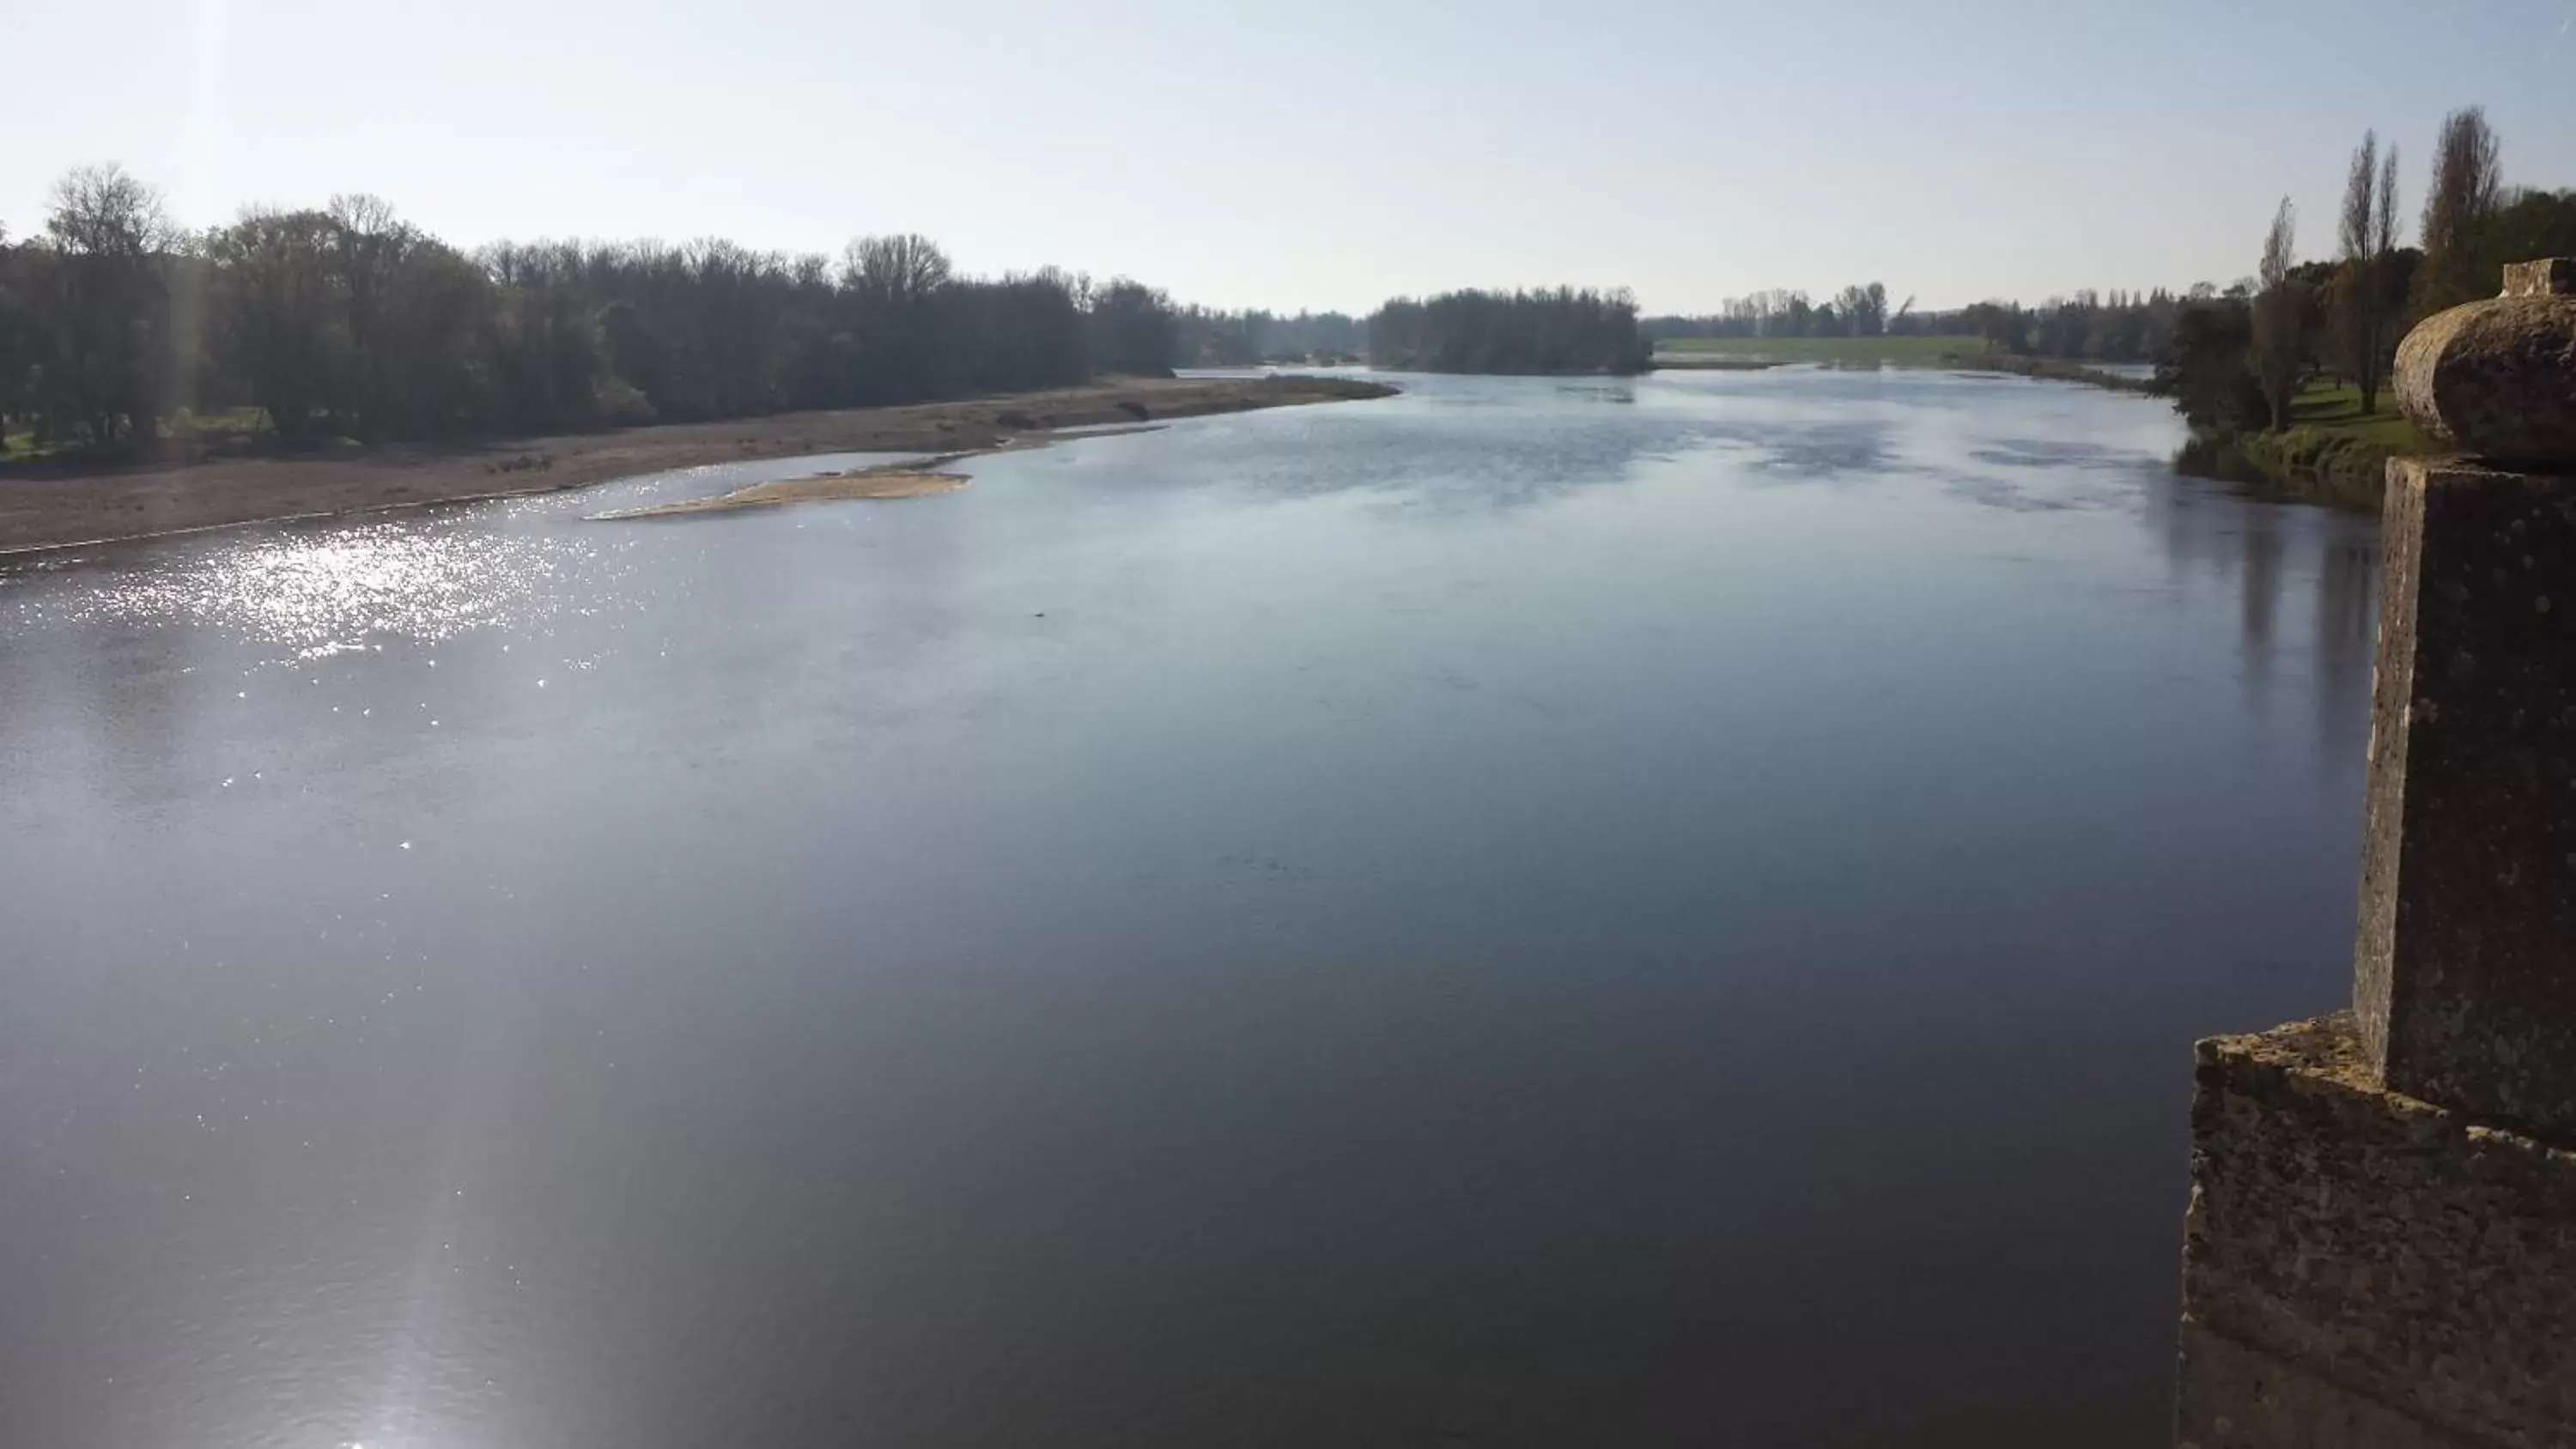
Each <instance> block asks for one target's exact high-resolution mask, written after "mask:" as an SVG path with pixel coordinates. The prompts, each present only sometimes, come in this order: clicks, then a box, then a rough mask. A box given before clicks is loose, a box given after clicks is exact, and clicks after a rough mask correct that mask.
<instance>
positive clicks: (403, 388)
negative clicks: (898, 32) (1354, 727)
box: [0, 166, 1181, 448]
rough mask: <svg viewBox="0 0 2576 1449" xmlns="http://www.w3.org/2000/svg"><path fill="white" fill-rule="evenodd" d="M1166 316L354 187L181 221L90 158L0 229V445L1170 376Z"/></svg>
mask: <svg viewBox="0 0 2576 1449" xmlns="http://www.w3.org/2000/svg"><path fill="white" fill-rule="evenodd" d="M1179 321H1180V318H1179V313H1178V312H1177V311H1176V309H1175V308H1174V307H1173V305H1172V303H1171V300H1170V298H1169V297H1167V296H1166V295H1165V294H1164V293H1162V292H1160V291H1157V290H1155V289H1153V288H1149V287H1146V286H1144V285H1142V284H1140V283H1137V282H1133V281H1129V280H1126V279H1124V278H1121V279H1117V280H1113V281H1110V282H1107V283H1105V284H1095V283H1093V282H1092V281H1091V280H1090V279H1089V278H1087V277H1084V276H1080V275H1073V274H1068V273H1065V272H1061V271H1057V270H1054V269H1052V268H1049V269H1045V270H1041V271H1036V272H1029V273H1023V274H1014V275H1009V276H1004V277H1000V278H973V277H963V276H959V275H957V274H956V273H955V271H954V269H953V268H952V267H951V265H950V263H949V260H948V258H947V256H946V255H944V254H943V253H942V252H941V251H940V249H939V248H938V247H937V246H936V245H934V244H933V243H931V242H930V241H929V240H927V239H925V238H923V237H919V236H880V237H868V238H863V239H861V240H858V241H854V242H852V243H850V245H849V246H848V247H847V248H846V249H845V250H844V251H843V252H842V253H841V254H840V255H839V256H838V257H826V256H822V255H818V254H805V255H787V254H783V253H779V252H762V251H753V250H750V249H748V248H745V247H742V246H738V245H736V244H734V243H732V242H729V241H721V240H707V241H696V242H690V243H687V244H685V245H680V246H669V245H664V244H662V243H658V242H631V243H621V244H599V243H584V242H542V241H541V242H536V243H530V244H518V243H507V242H504V243H498V244H495V245H492V246H487V247H484V248H482V249H480V250H478V251H475V252H472V253H470V254H469V253H466V252H462V251H459V250H457V249H456V248H454V247H451V246H449V245H447V244H446V243H444V242H442V241H440V240H438V239H437V238H435V237H432V236H430V235H428V234H427V233H426V232H423V231H421V230H420V229H419V228H417V227H414V226H412V225H410V224H408V223H406V222H403V221H401V220H399V219H398V218H397V217H396V216H395V215H394V213H393V210H392V208H390V207H388V206H387V205H386V204H385V203H383V202H381V201H378V200H376V199H374V198H372V197H366V196H343V197H338V198H335V199H334V200H333V201H332V202H331V203H330V204H329V205H328V206H326V207H323V208H321V209H318V210H301V211H280V210H255V211H250V212H246V213H245V214H244V215H243V216H242V218H241V220H240V221H238V222H236V223H234V224H233V225H231V226H227V227H219V228H215V229H212V230H209V231H204V232H191V231H186V230H183V229H181V228H179V227H177V226H174V225H173V224H172V223H171V221H170V220H169V218H168V215H167V214H166V212H165V211H164V209H163V206H162V203H161V199H160V197H159V195H158V193H157V192H155V191H154V190H153V189H152V188H150V187H148V186H146V185H144V184H143V183H142V182H140V181H137V180H136V179H134V178H133V177H131V176H129V175H127V174H126V173H125V172H124V171H122V170H120V169H118V168H116V167H113V166H105V167H92V168H85V169H82V170H79V171H75V172H73V173H71V174H70V175H68V176H66V177H64V178H63V180H62V181H61V183H60V184H59V185H58V186H57V188H56V190H55V194H54V203H53V209H52V212H51V214H50V215H49V216H48V217H47V218H46V222H45V226H44V230H43V232H42V234H40V235H38V236H35V237H32V238H29V239H27V240H24V241H20V242H17V243H15V244H11V243H10V242H9V241H8V239H7V237H6V236H5V234H0V437H4V436H5V432H6V430H7V429H8V428H9V427H10V426H12V420H15V424H14V425H15V426H19V427H23V428H26V429H27V430H30V431H32V432H33V433H34V434H35V435H36V438H37V440H38V442H39V443H40V444H42V443H46V442H52V443H55V444H65V445H88V446H93V447H101V448H107V447H119V446H132V445H138V444H148V443H150V442H151V441H152V440H154V439H156V438H158V437H160V436H161V435H162V432H163V429H164V428H165V427H166V426H167V425H168V424H169V423H170V422H171V421H172V420H174V419H175V418H176V417H178V416H179V415H181V414H182V413H183V412H185V411H193V412H197V413H204V412H209V411H214V410H221V409H233V408H244V407H256V408H259V409H262V410H264V412H265V414H266V417H267V421H268V423H269V425H270V426H271V427H273V428H274V430H275V432H276V433H277V434H278V435H279V436H280V437H282V438H285V439H290V440H291V439H295V438H300V437H305V436H310V435H316V434H328V435H346V436H350V437H355V438H359V439H368V440H372V439H382V438H421V437H437V436H442V435H450V434H460V433H481V432H496V431H513V432H535V431H545V430H552V429H575V428H586V427H593V426H600V425H608V424H623V423H642V422H650V421H655V420H665V421H669V420H687V419H703V418H725V417H744V416H753V415H758V414H764V413H772V412H781V411H787V410H792V409H804V408H832V407H849V406H858V405H864V404H875V403H894V402H907V401H913V400H917V399H924V398H935V397H944V396H953V395H957V394H961V393H970V392H980V391H987V390H1001V389H1010V388H1030V387H1044V386H1053V385H1060V384H1068V383H1078V382H1081V381H1083V380H1085V379H1087V378H1089V377H1092V376H1094V375H1095V374H1100V373H1139V374H1167V373H1168V372H1169V371H1170V370H1171V368H1172V367H1173V365H1174V364H1175V363H1176V362H1177V361H1178V360H1179V359H1180V355H1181V354H1180V338H1179Z"/></svg>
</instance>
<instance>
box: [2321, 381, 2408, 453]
mask: <svg viewBox="0 0 2576 1449" xmlns="http://www.w3.org/2000/svg"><path fill="white" fill-rule="evenodd" d="M2290 426H2292V427H2294V428H2313V429H2315V430H2316V431H2318V432H2320V433H2324V434H2327V435H2329V436H2332V437H2339V438H2351V439H2354V440H2356V441H2359V442H2364V443H2372V444H2376V445H2378V446H2379V447H2382V448H2386V449H2387V450H2388V451H2390V452H2392V453H2425V452H2430V451H2432V443H2431V442H2430V441H2429V440H2428V439H2426V438H2425V437H2424V435H2423V434H2421V433H2418V432H2416V431H2415V426H2414V424H2412V423H2409V422H2407V421H2406V419H2405V418H2403V417H2401V416H2399V415H2398V412H2397V399H2396V397H2395V396H2394V395H2393V394H2392V393H2391V392H2390V390H2389V389H2387V388H2385V387H2383V388H2381V389H2380V391H2379V410H2378V411H2377V412H2375V413H2372V414H2370V415H2369V416H2367V417H2365V416H2363V415H2362V411H2361V390H2360V389H2359V388H2357V387H2354V386H2353V385H2352V384H2350V383H2346V382H2332V383H2330V382H2327V381H2325V380H2323V379H2319V380H2317V381H2314V382H2311V383H2309V384H2308V386H2307V388H2306V390H2305V391H2303V392H2301V393H2300V394H2299V395H2298V397H2296V398H2294V399H2292V400H2291V403H2290Z"/></svg>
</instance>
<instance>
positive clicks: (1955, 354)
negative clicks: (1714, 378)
mask: <svg viewBox="0 0 2576 1449" xmlns="http://www.w3.org/2000/svg"><path fill="white" fill-rule="evenodd" d="M1655 350H1656V351H1658V352H1668V353H1671V354H1673V355H1675V356H1678V357H1743V358H1761V359H1766V360H1769V361H1773V362H1911V363H1918V364H1921V365H1924V366H1930V365H1933V364H1935V363H1940V362H1943V361H1948V360H1951V359H1958V358H1973V357H1976V356H1978V355H1980V354H1982V353H1983V352H1984V351H1985V350H1986V340H1985V339H1984V338H1982V337H1673V338H1668V339H1666V340H1665V341H1663V342H1660V343H1658V344H1656V348H1655Z"/></svg>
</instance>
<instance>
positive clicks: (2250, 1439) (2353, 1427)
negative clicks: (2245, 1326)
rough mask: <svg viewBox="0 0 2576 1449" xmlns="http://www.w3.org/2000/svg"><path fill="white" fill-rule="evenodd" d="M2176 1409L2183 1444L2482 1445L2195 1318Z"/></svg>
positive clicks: (2212, 1448)
mask: <svg viewBox="0 0 2576 1449" xmlns="http://www.w3.org/2000/svg"><path fill="white" fill-rule="evenodd" d="M2175 1407H2176V1421H2177V1423H2178V1425H2179V1435H2178V1437H2177V1438H2176V1440H2175V1444H2176V1449H2479V1442H2478V1441H2477V1440H2475V1439H2464V1438H2461V1437H2460V1436H2459V1435H2457V1434H2449V1433H2445V1432H2443V1431H2442V1430H2440V1429H2438V1428H2435V1427H2434V1426H2432V1425H2430V1424H2427V1423H2425V1422H2424V1421H2423V1420H2421V1419H2415V1418H2410V1417H2408V1416H2407V1415H2405V1414H2402V1413H2399V1412H2398V1411H2397V1410H2395V1409H2392V1408H2390V1407H2388V1406H2387V1405H2386V1404H2383V1403H2380V1402H2379V1401H2378V1400H2376V1399H2373V1398H2371V1397H2369V1396H2368V1395H2366V1394H2361V1393H2356V1392H2354V1391H2353V1390H2351V1389H2348V1388H2345V1387H2344V1386H2343V1385H2341V1384H2339V1383H2336V1382H2335V1381H2334V1380H2332V1379H2329V1378H2326V1377H2325V1376H2323V1375H2321V1374H2315V1373H2310V1372H2308V1371H2307V1370H2305V1369H2302V1368H2300V1367H2299V1366H2298V1365H2296V1364H2293V1363H2289V1362H2287V1361H2285V1360H2282V1359H2278V1358H2275V1357H2273V1356H2272V1355H2270V1354H2268V1353H2265V1352H2263V1351H2262V1350H2261V1349H2259V1348H2255V1347H2252V1346H2250V1345H2248V1344H2242V1343H2238V1342H2237V1341H2236V1340H2234V1339H2232V1338H2229V1337H2228V1336H2227V1335H2225V1334H2223V1333H2212V1332H2210V1331H2209V1329H2208V1328H2207V1327H2206V1326H2204V1325H2202V1324H2201V1323H2200V1322H2199V1321H2198V1320H2196V1319H2192V1318H2185V1319H2184V1320H2183V1321H2182V1397H2181V1400H2180V1402H2179V1403H2178V1404H2177V1405H2176V1406H2175Z"/></svg>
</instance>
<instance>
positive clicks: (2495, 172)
mask: <svg viewBox="0 0 2576 1449" xmlns="http://www.w3.org/2000/svg"><path fill="white" fill-rule="evenodd" d="M2500 151H2501V147H2500V145H2499V143H2498V142H2497V140H2496V134H2495V131H2494V129H2493V128H2492V127H2490V126H2489V125H2487V113H2486V109H2485V108H2484V107H2482V106H2468V107H2465V108H2463V109H2461V110H2456V111H2453V112H2451V114H2450V115H2448V116H2447V117H2444V118H2443V121H2442V136H2441V139H2440V140H2439V141H2438V142H2436V143H2435V145H2434V149H2433V184H2432V189H2431V190H2429V191H2427V192H2426V193H2425V195H2424V263H2423V265H2422V266H2420V267H2418V268H2417V269H2416V278H2417V281H2416V288H2415V310H2416V312H2417V313H2418V314H2428V313H2433V312H2438V311H2440V310H2442V309H2443V308H2445V307H2451V306H2456V305H2458V304H2459V303H2462V302H2466V301H2469V300H2471V299H2473V298H2476V297H2479V296H2483V295H2485V294H2486V293H2488V292H2490V291H2492V290H2494V289H2493V287H2492V285H2490V284H2491V283H2492V282H2493V281H2494V278H2492V277H2485V276H2481V275H2480V273H2481V272H2482V271H2483V270H2484V267H2483V265H2482V263H2481V259H2480V256H2479V247H2478V242H2479V231H2480V229H2481V228H2482V227H2483V226H2484V225H2485V223H2486V221H2487V220H2488V218H2490V217H2492V216H2494V215H2495V213H2496V207H2497V204H2498V202H2499V201H2500V199H2501V194H2502V192H2503V190H2504V172H2503V168H2502V166H2501V164H2500V163H2499V160H2498V156H2499V153H2500Z"/></svg>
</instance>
